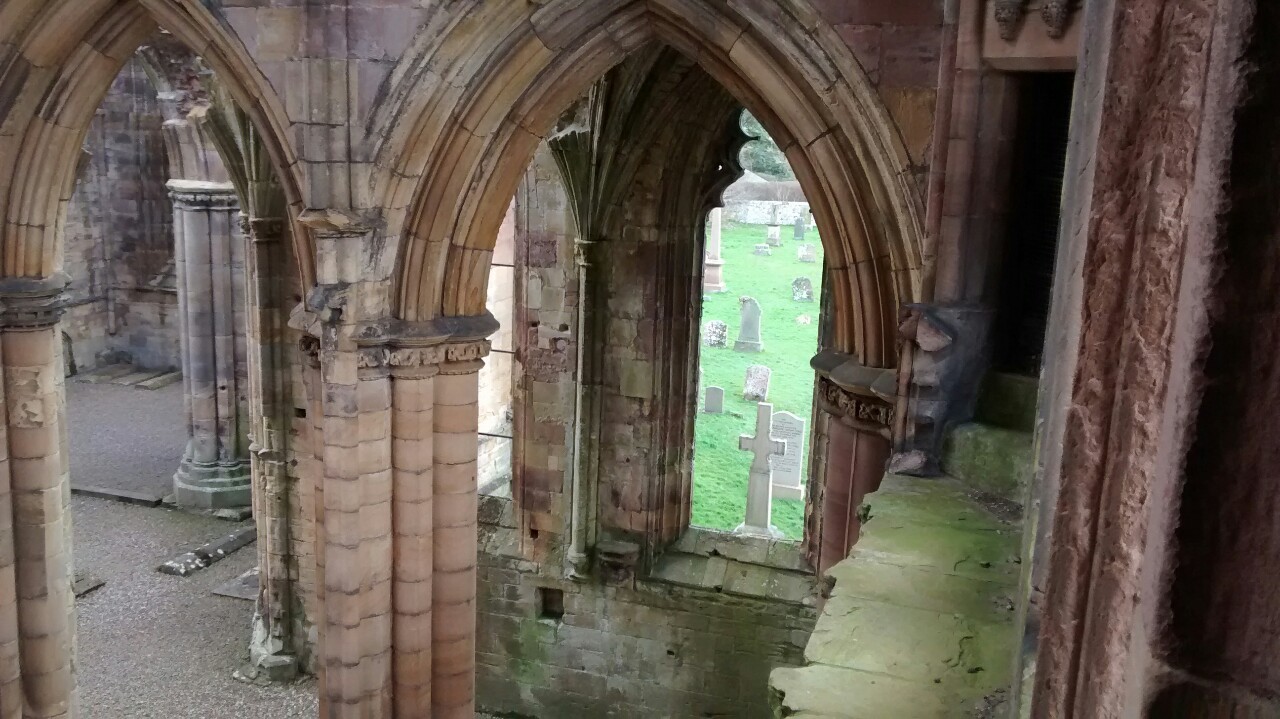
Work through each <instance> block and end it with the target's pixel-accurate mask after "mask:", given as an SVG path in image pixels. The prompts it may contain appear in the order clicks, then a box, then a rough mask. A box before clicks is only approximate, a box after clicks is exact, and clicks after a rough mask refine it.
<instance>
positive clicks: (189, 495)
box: [169, 180, 251, 509]
mask: <svg viewBox="0 0 1280 719" xmlns="http://www.w3.org/2000/svg"><path fill="white" fill-rule="evenodd" d="M169 192H170V197H171V198H172V200H173V213H174V222H173V225H174V235H175V245H176V251H175V253H174V254H175V263H174V264H175V267H176V270H177V275H178V303H179V315H180V318H181V330H180V331H181V336H182V342H181V351H182V382H183V388H184V391H185V397H184V402H185V405H186V413H187V432H188V435H187V447H186V450H185V451H184V452H183V455H182V462H181V464H180V466H179V467H178V471H177V473H176V474H175V475H174V478H173V484H174V497H175V498H176V500H177V502H178V504H180V505H183V506H188V507H196V508H201V509H221V508H228V507H243V506H247V505H249V504H250V501H251V500H250V483H251V482H250V466H249V456H248V446H247V444H248V443H247V440H246V434H247V433H246V432H245V431H244V429H245V427H244V426H243V422H242V417H241V407H240V396H241V393H240V391H239V386H238V383H239V381H240V380H239V378H238V375H239V374H240V373H239V372H237V364H238V362H239V358H240V357H241V356H242V355H243V347H238V346H237V345H238V343H239V342H240V341H239V339H238V337H239V336H240V335H241V334H242V333H241V331H240V327H238V326H237V325H238V321H237V313H236V308H237V307H238V306H239V305H242V304H243V303H244V298H243V292H244V289H243V278H244V243H243V240H242V238H241V237H240V233H239V230H238V228H239V212H240V208H239V203H238V202H237V199H236V193H235V190H234V188H233V187H232V186H231V185H230V184H225V183H218V182H202V181H195V180H170V181H169Z"/></svg>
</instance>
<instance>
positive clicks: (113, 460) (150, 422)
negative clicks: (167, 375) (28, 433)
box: [67, 377, 187, 497]
mask: <svg viewBox="0 0 1280 719" xmlns="http://www.w3.org/2000/svg"><path fill="white" fill-rule="evenodd" d="M185 423H186V420H185V419H184V414H183V409H182V383H181V382H179V383H177V384H172V385H169V386H168V387H162V388H160V389H157V390H147V389H140V388H138V387H126V386H123V385H115V384H89V383H87V382H80V381H77V380H76V379H75V378H74V377H70V378H68V379H67V432H68V438H69V440H70V443H71V484H72V485H85V484H90V485H96V486H99V487H112V488H116V489H127V490H131V491H134V492H145V493H148V494H153V495H155V496H157V497H163V496H165V495H167V494H171V493H172V492H173V473H174V471H176V470H177V469H178V462H180V461H181V460H182V451H183V449H185V448H186V444H187V432H186V424H185Z"/></svg>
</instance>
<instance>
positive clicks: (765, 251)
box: [751, 243, 773, 257]
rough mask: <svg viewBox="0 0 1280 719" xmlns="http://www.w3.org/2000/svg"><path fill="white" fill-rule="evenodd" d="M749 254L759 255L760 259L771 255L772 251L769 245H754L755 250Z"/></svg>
mask: <svg viewBox="0 0 1280 719" xmlns="http://www.w3.org/2000/svg"><path fill="white" fill-rule="evenodd" d="M751 254H753V255H759V256H761V257H768V256H769V255H772V254H773V249H772V248H771V247H770V246H769V245H766V244H763V243H762V244H759V245H756V247H755V249H754V250H752V251H751Z"/></svg>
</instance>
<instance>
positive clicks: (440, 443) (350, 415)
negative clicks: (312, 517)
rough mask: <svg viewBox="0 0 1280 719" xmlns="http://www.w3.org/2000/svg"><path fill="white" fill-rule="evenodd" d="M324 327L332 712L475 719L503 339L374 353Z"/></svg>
mask: <svg viewBox="0 0 1280 719" xmlns="http://www.w3.org/2000/svg"><path fill="white" fill-rule="evenodd" d="M489 320H490V322H486V323H484V326H485V329H486V330H488V329H491V328H490V327H489V326H488V325H489V324H491V318H489ZM318 329H319V332H320V333H321V339H320V342H319V345H320V346H321V350H320V353H319V356H320V360H321V368H320V380H321V381H320V382H315V383H314V384H317V385H320V387H318V388H317V389H320V390H321V391H322V392H323V401H322V404H323V411H324V422H323V458H324V463H323V465H324V477H323V479H322V480H321V482H320V485H321V486H319V487H317V491H316V495H317V497H318V507H317V517H316V533H317V542H318V543H322V545H323V549H322V551H319V552H317V578H318V581H323V586H324V591H323V596H322V597H321V598H320V600H319V601H318V602H317V604H318V606H319V607H320V612H321V614H322V616H323V617H324V620H323V624H322V626H321V628H320V637H321V638H320V641H321V658H322V661H321V667H320V670H319V672H318V674H319V678H320V684H321V688H320V695H321V714H322V715H323V716H326V717H366V716H394V717H397V718H402V719H408V718H411V717H421V716H431V717H433V718H434V719H454V718H457V719H461V718H462V717H466V718H467V719H470V718H471V717H473V716H475V651H476V579H477V577H476V552H477V537H476V531H477V516H476V515H477V509H478V508H477V496H476V457H477V449H478V436H477V434H476V432H477V428H478V421H479V413H478V399H479V371H480V369H481V368H482V367H483V366H484V362H483V358H484V356H485V355H486V354H487V353H488V351H489V343H488V342H487V341H485V340H481V339H469V340H466V341H456V340H454V341H449V342H443V341H442V340H441V338H440V337H438V336H437V337H429V338H425V339H424V338H422V337H416V338H414V339H410V340H403V341H401V340H397V341H396V342H395V343H391V342H390V341H387V340H385V339H383V340H375V343H374V344H365V343H366V342H367V341H368V338H366V337H364V336H361V335H359V333H355V335H356V336H360V340H359V343H360V344H358V346H356V347H354V349H353V348H351V346H350V345H349V344H348V343H352V344H355V341H354V340H350V339H341V337H342V336H343V334H344V332H343V331H342V330H339V329H337V328H335V327H332V326H324V325H320V326H319V327H318ZM329 333H332V336H330V335H329ZM388 704H389V706H388ZM388 711H389V712H391V713H389V714H387V713H385V712H388Z"/></svg>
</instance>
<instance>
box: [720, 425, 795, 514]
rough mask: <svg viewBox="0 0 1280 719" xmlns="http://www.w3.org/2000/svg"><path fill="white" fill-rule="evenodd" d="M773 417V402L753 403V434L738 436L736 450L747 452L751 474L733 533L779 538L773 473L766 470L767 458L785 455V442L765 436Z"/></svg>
mask: <svg viewBox="0 0 1280 719" xmlns="http://www.w3.org/2000/svg"><path fill="white" fill-rule="evenodd" d="M772 419H773V405H771V404H769V403H768V402H761V403H760V404H758V405H756V436H754V437H749V436H747V435H745V434H744V435H740V436H739V437H738V449H740V450H742V451H744V452H750V453H751V473H750V474H749V475H748V476H747V514H746V518H745V519H744V520H743V522H742V524H740V525H738V528H737V529H735V530H733V533H734V534H747V535H752V536H757V537H770V538H773V539H780V538H781V537H782V532H779V531H778V528H777V527H775V526H773V479H772V477H771V476H770V475H771V474H772V473H773V472H772V470H770V469H769V457H770V456H774V455H779V454H785V453H786V451H787V443H786V442H779V441H777V440H775V439H773V438H772V437H770V436H769V424H770V423H771V421H772Z"/></svg>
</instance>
